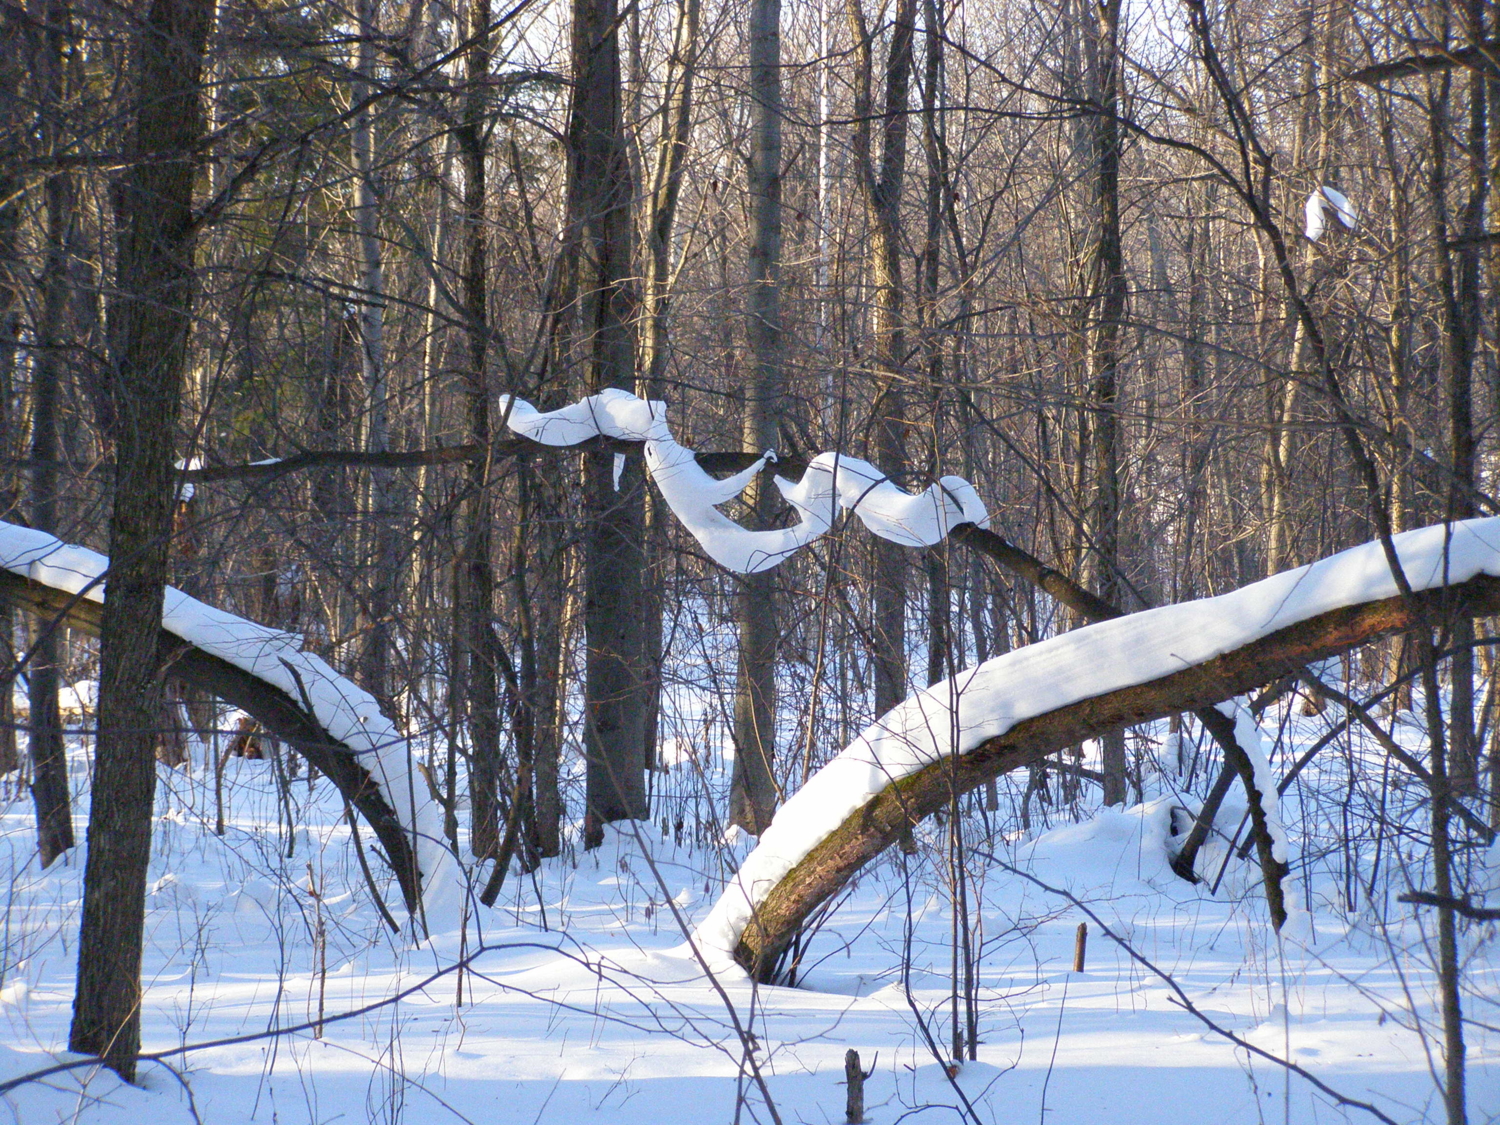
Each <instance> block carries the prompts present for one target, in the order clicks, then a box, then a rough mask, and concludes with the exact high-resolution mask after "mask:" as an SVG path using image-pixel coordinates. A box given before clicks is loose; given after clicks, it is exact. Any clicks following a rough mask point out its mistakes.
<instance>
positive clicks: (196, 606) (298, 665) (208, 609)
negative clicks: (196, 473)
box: [0, 522, 448, 887]
mask: <svg viewBox="0 0 1500 1125" xmlns="http://www.w3.org/2000/svg"><path fill="white" fill-rule="evenodd" d="M0 568H3V569H5V570H8V571H10V572H11V573H12V574H17V575H20V576H21V577H23V578H29V579H31V580H32V581H33V582H37V583H40V584H41V585H43V586H49V587H51V588H52V589H54V590H61V591H62V592H64V593H66V594H77V595H81V596H82V597H84V598H86V599H87V600H89V601H92V602H98V603H101V604H102V603H103V601H104V594H105V585H104V583H103V582H101V581H100V580H99V579H100V578H101V576H102V575H103V574H104V573H105V571H106V570H107V569H108V568H109V559H108V558H106V557H105V556H104V555H101V554H99V553H98V552H96V551H90V550H88V549H87V548H84V547H77V546H74V545H72V544H70V543H64V542H63V541H62V540H60V539H57V538H55V537H54V536H51V535H48V534H46V533H45V532H41V531H34V530H32V529H31V528H26V527H17V526H15V525H14V524H9V523H4V522H0ZM162 628H163V629H165V630H167V632H169V633H172V634H174V635H176V636H178V637H181V638H182V639H183V640H184V641H186V642H187V643H188V644H190V645H192V646H193V647H195V648H198V649H201V650H203V651H204V652H206V653H208V654H209V655H210V656H215V657H218V658H219V659H220V660H223V661H225V662H226V663H228V664H232V665H234V666H235V667H236V668H239V669H241V670H242V671H244V672H248V673H249V674H250V675H252V676H254V677H256V678H257V679H259V680H263V681H264V682H266V683H268V684H270V685H271V686H273V687H275V688H276V689H277V690H279V691H281V692H282V693H284V694H285V695H287V696H288V697H289V698H291V699H293V700H296V701H299V702H302V701H304V700H305V703H304V706H306V707H307V708H308V710H309V711H310V712H311V714H312V717H313V718H314V719H315V720H316V721H317V723H318V725H319V726H321V727H322V728H323V730H324V731H326V732H327V734H328V736H329V737H330V738H332V739H333V740H334V741H336V742H338V743H341V744H342V745H344V746H347V747H348V748H349V749H350V750H351V751H352V752H353V753H354V754H356V755H357V756H358V757H359V759H360V762H361V764H362V765H363V766H364V767H365V768H366V769H367V770H369V772H370V776H371V777H372V778H374V780H375V783H376V784H377V785H378V786H379V787H380V792H381V795H382V796H383V797H384V798H385V800H386V803H387V804H389V805H390V807H391V809H392V810H394V811H395V813H396V816H397V817H398V819H399V820H400V821H401V823H402V824H403V825H405V826H406V829H407V832H408V833H409V834H410V835H411V836H412V837H413V839H414V841H415V851H416V856H417V865H418V867H419V868H420V870H421V872H422V881H423V884H424V885H425V886H429V887H430V886H432V885H434V883H435V882H436V881H437V880H438V879H439V878H440V876H441V873H442V872H443V870H444V868H445V866H446V859H447V856H448V852H447V849H446V848H445V847H444V846H443V844H442V839H443V832H442V820H441V817H440V815H439V813H438V809H437V807H436V805H435V804H434V803H433V800H432V797H431V794H430V793H429V792H428V789H427V785H426V783H425V781H423V779H422V778H421V777H419V776H417V774H416V772H415V770H414V768H413V765H412V757H411V753H410V748H409V747H408V745H407V741H406V739H405V738H403V737H402V736H401V734H400V733H398V732H397V730H396V728H395V727H394V726H392V725H391V722H390V720H389V719H387V718H386V717H385V716H384V715H382V714H381V713H380V708H379V706H378V705H377V704H376V702H375V698H374V697H373V696H372V695H370V694H369V693H368V692H367V691H365V690H364V689H363V688H361V687H359V686H358V685H357V684H355V683H353V682H352V681H350V680H348V679H346V678H345V677H343V676H341V675H339V674H338V673H337V672H335V671H334V670H333V669H332V668H330V667H329V666H328V664H327V662H326V661H324V660H323V658H322V657H320V656H316V655H314V654H313V653H310V652H303V651H302V638H301V637H300V636H298V635H297V634H295V633H283V632H281V631H280V630H277V629H271V628H268V627H267V626H265V625H258V624H256V623H255V622H253V621H246V620H245V619H244V618H243V617H236V616H235V615H234V614H232V613H226V612H225V611H224V610H222V609H215V608H214V607H213V606H211V605H206V604H205V603H203V602H200V601H198V600H197V599H196V598H190V597H188V595H186V594H184V593H183V592H182V591H181V590H178V589H175V588H173V587H170V586H169V587H167V590H166V595H165V597H164V599H163V605H162Z"/></svg>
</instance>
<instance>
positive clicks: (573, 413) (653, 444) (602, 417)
mask: <svg viewBox="0 0 1500 1125" xmlns="http://www.w3.org/2000/svg"><path fill="white" fill-rule="evenodd" d="M500 410H501V413H502V414H503V415H505V417H506V419H507V421H508V423H509V425H510V428H511V430H513V431H514V432H515V433H517V434H519V435H520V436H522V437H525V438H529V439H530V440H532V441H535V442H538V443H539V444H541V445H551V446H568V445H579V444H581V443H583V442H585V441H589V440H590V439H593V438H599V437H605V438H615V439H617V440H620V441H639V442H643V443H644V445H645V452H646V469H647V471H648V472H649V473H650V474H651V479H652V481H653V482H655V484H656V487H657V488H658V489H659V490H660V491H661V494H662V497H663V498H664V499H665V500H666V502H667V506H668V507H670V508H671V509H672V513H673V514H674V515H675V516H676V517H677V518H678V519H679V520H680V521H681V522H682V525H683V526H684V527H686V528H687V529H688V531H689V532H691V533H692V535H693V537H694V538H695V539H697V540H698V542H699V544H700V545H702V547H703V549H704V550H705V551H706V552H708V555H709V557H710V558H712V559H713V560H714V561H715V562H717V563H718V564H719V565H720V566H723V567H725V568H727V569H729V570H733V571H736V572H738V573H740V574H755V573H758V572H759V571H763V570H770V569H771V568H772V567H774V566H776V565H778V564H779V563H781V562H782V561H783V560H784V559H786V558H788V557H789V556H790V555H792V554H794V553H795V552H796V551H798V550H800V549H801V548H803V547H805V546H807V545H808V544H809V543H811V542H813V541H814V540H816V539H819V538H821V537H822V536H824V535H826V534H827V533H828V531H829V529H830V528H831V527H832V526H833V521H834V519H835V518H836V517H837V515H838V513H839V509H840V508H843V509H847V510H849V511H852V512H853V513H854V514H855V515H857V516H858V517H859V518H860V520H861V521H862V522H863V523H864V525H865V526H866V527H867V528H869V529H870V531H872V532H873V533H874V534H876V535H878V536H880V537H881V538H883V539H889V540H891V541H892V542H895V543H900V544H903V545H904V546H908V547H930V546H932V545H933V544H935V543H939V542H941V541H942V540H943V538H944V537H945V536H946V535H947V534H948V532H949V531H951V530H952V529H953V528H955V527H957V526H959V525H960V524H970V523H972V524H976V525H978V526H980V527H985V526H987V525H988V523H989V513H988V512H987V511H986V510H985V506H984V502H983V501H982V500H980V499H979V494H978V493H977V492H975V491H974V486H973V485H971V484H970V483H969V482H968V481H966V480H964V479H963V478H962V477H953V476H948V477H943V478H942V479H941V480H940V481H938V483H936V484H934V485H932V486H930V487H929V488H927V489H925V490H924V491H922V492H920V493H917V494H916V495H913V494H911V493H909V492H907V491H906V490H905V489H902V488H898V487H896V485H894V484H892V483H891V481H890V480H888V479H887V478H886V475H885V474H884V473H882V472H881V471H880V470H879V469H877V468H875V466H874V465H871V464H870V463H869V462H868V461H861V460H859V459H858V458H855V457H846V456H844V455H843V454H841V453H820V454H818V456H816V457H814V458H813V459H812V461H810V462H809V463H808V466H807V470H806V471H805V472H804V473H803V474H802V479H801V480H799V481H796V482H793V481H790V480H787V479H786V478H785V477H780V476H778V477H776V478H775V479H776V487H777V488H778V489H779V490H780V492H781V495H782V497H783V498H784V499H785V500H786V501H787V503H788V504H790V505H791V506H792V507H793V508H794V509H795V510H796V512H797V515H798V517H799V519H798V522H797V523H796V525H794V526H792V527H787V528H776V529H773V530H767V531H752V530H749V529H748V528H744V527H741V526H740V525H739V524H737V523H735V522H734V521H733V520H731V519H730V518H729V517H728V516H726V515H724V514H723V513H722V512H720V511H719V510H718V505H720V504H726V503H728V502H729V501H731V500H733V499H735V498H736V497H737V496H739V495H740V494H741V493H743V492H744V491H745V489H746V488H747V487H749V485H750V482H751V481H753V480H754V479H755V477H756V474H757V473H759V472H760V471H761V470H762V469H763V468H765V466H766V464H767V463H768V462H774V461H775V454H774V453H771V452H767V453H766V454H765V455H764V456H762V457H761V458H759V459H758V460H757V461H755V462H754V463H753V464H751V465H750V466H749V467H748V468H746V469H743V470H742V471H740V472H738V473H735V474H734V475H733V476H731V477H727V478H726V479H724V480H716V479H715V478H714V477H712V476H710V475H709V474H708V473H707V472H705V471H704V470H703V468H702V466H700V465H699V464H698V462H697V460H696V459H695V458H694V456H693V451H692V450H691V449H687V448H685V447H684V446H682V445H679V444H678V443H677V441H676V440H675V439H674V438H673V437H672V431H671V429H670V428H669V427H668V425H667V421H666V405H665V404H664V403H660V402H647V401H646V400H644V399H640V398H637V397H636V396H635V395H633V394H629V393H628V392H626V391H620V390H606V391H601V392H600V393H599V394H596V395H590V396H589V397H588V398H585V399H583V400H581V401H579V402H575V403H573V404H571V405H569V406H565V407H562V408H561V409H559V410H551V411H547V412H546V413H542V412H540V411H538V410H537V409H536V408H535V407H534V406H532V405H531V404H530V403H529V402H524V401H522V400H521V399H517V398H510V397H509V396H502V398H501V400H500Z"/></svg>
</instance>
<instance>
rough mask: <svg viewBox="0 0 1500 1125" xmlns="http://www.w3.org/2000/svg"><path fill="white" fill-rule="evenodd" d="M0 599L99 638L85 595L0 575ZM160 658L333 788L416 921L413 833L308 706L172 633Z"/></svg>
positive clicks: (353, 753) (97, 612)
mask: <svg viewBox="0 0 1500 1125" xmlns="http://www.w3.org/2000/svg"><path fill="white" fill-rule="evenodd" d="M0 600H3V601H4V602H6V603H7V604H9V605H12V606H16V607H18V608H20V609H24V610H28V611H30V612H32V613H35V614H36V615H37V616H39V617H41V618H43V619H44V620H45V621H46V622H48V623H56V624H61V625H66V626H67V627H69V628H71V629H77V630H78V631H80V632H82V633H86V634H88V635H89V636H95V637H96V636H98V635H99V624H100V620H101V618H102V616H103V611H104V607H103V605H102V604H101V603H100V602H98V601H95V600H92V599H90V598H89V597H86V596H84V595H83V594H79V593H71V592H69V591H67V590H62V589H58V588H56V587H54V586H49V585H47V584H45V583H43V582H40V581H38V580H36V579H34V578H29V577H26V576H23V575H20V574H16V573H14V572H12V571H10V570H6V569H3V568H0ZM161 651H162V652H163V654H164V655H165V659H164V663H165V665H166V666H167V667H168V668H169V669H170V671H171V674H172V675H174V676H177V677H179V678H180V679H182V680H184V681H186V682H187V683H188V684H190V685H192V686H193V687H195V688H198V689H200V690H202V691H206V692H209V693H211V694H213V695H215V696H217V697H218V698H219V699H222V700H223V701H224V702H226V703H228V704H230V705H231V706H233V707H238V708H239V709H240V710H242V711H244V712H246V713H247V714H249V715H251V716H253V717H254V718H255V719H256V720H258V721H259V722H260V724H261V726H262V727H264V728H265V729H266V730H267V731H268V732H269V733H271V734H273V735H275V736H276V737H277V738H280V739H281V740H282V741H283V742H285V743H286V744H287V745H288V746H290V747H292V749H294V750H296V751H297V752H298V753H299V754H301V755H302V756H303V757H304V758H305V759H306V760H307V761H308V762H309V763H311V764H312V765H313V766H316V767H317V768H318V770H319V771H321V772H322V773H323V775H324V776H325V777H327V778H328V779H329V780H330V781H332V782H333V784H334V785H335V786H336V787H337V788H338V790H339V792H340V793H341V794H342V795H343V796H344V797H345V798H346V799H347V800H348V802H349V803H350V804H351V805H353V806H354V808H355V809H357V810H358V811H359V813H360V815H361V816H363V817H364V818H365V821H366V822H367V823H368V824H369V825H370V828H371V829H372V830H373V831H374V833H375V835H376V838H377V839H379V841H380V844H381V847H382V848H383V849H384V850H385V855H386V858H387V859H388V860H389V862H390V865H391V869H392V871H393V873H394V874H395V876H396V881H397V883H398V884H399V885H400V887H401V894H402V897H403V898H404V899H405V902H406V907H407V909H408V910H409V911H411V912H413V913H414V914H415V913H416V911H417V910H418V909H419V908H420V904H421V895H422V875H423V872H422V869H421V865H420V863H419V860H418V852H417V846H416V841H415V838H414V837H415V836H416V833H415V832H414V831H413V830H411V829H409V828H408V827H407V826H406V825H405V824H403V823H402V820H401V818H400V816H399V815H398V814H397V812H396V810H395V808H393V807H392V804H391V802H390V801H389V800H388V799H387V795H386V794H385V792H384V791H383V790H382V788H381V786H380V784H379V783H378V781H377V780H376V778H375V776H374V775H373V774H372V773H371V771H370V770H369V769H367V768H366V766H365V765H364V764H363V763H362V762H361V761H360V758H359V756H358V751H357V750H356V749H355V748H353V747H351V746H349V745H348V744H346V743H344V742H341V741H339V740H338V739H336V738H334V737H333V736H332V735H330V734H329V733H328V731H327V730H325V729H324V727H323V726H322V724H321V723H319V722H318V720H317V718H316V717H315V716H314V715H313V714H312V713H311V708H310V706H309V705H308V703H307V702H306V700H299V699H295V698H293V697H292V696H291V695H289V694H288V693H287V692H285V691H283V690H281V689H280V688H278V687H277V686H275V685H274V684H270V683H268V682H266V681H265V680H264V679H262V678H260V677H258V676H255V675H253V674H251V673H250V672H247V671H245V670H244V669H242V668H239V667H236V666H235V665H234V664H231V663H230V662H229V661H227V660H224V659H222V658H220V657H218V656H215V655H213V654H212V653H210V652H207V651H205V650H204V649H203V648H201V647H199V646H197V645H195V644H193V643H191V642H190V641H188V640H186V639H184V638H183V637H181V636H179V635H178V634H177V633H174V632H172V631H171V630H169V629H163V630H162V634H161ZM428 874H430V872H429V873H428Z"/></svg>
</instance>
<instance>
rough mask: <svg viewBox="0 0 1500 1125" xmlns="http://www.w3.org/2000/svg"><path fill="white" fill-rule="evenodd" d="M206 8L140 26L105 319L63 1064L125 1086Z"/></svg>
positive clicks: (190, 0)
mask: <svg viewBox="0 0 1500 1125" xmlns="http://www.w3.org/2000/svg"><path fill="white" fill-rule="evenodd" d="M212 19H213V4H212V3H211V0H154V2H153V3H152V4H151V6H150V9H149V10H148V12H147V13H146V16H145V19H144V20H143V21H142V22H141V23H140V24H139V25H138V28H139V30H138V31H137V35H136V44H135V51H136V62H135V83H134V91H135V97H136V99H137V109H136V118H135V127H134V131H133V136H132V138H131V141H130V148H129V151H130V166H129V168H128V170H127V171H126V173H125V176H124V178H123V182H122V184H121V187H120V191H119V194H118V196H117V202H116V212H117V221H118V230H119V240H120V241H119V251H118V256H117V260H116V286H115V292H116V296H115V298H114V300H113V301H112V307H111V316H110V336H111V353H112V354H111V358H112V361H113V364H114V373H113V375H114V390H115V394H114V406H115V412H116V413H115V417H116V419H117V420H118V421H117V431H116V443H115V486H114V507H113V511H112V512H111V515H110V523H109V550H110V571H109V596H108V598H107V599H106V601H105V603H104V610H103V617H102V622H101V627H100V643H99V653H100V656H99V662H100V674H99V735H98V740H97V743H96V750H95V764H94V782H93V805H92V808H93V811H92V814H91V817H90V820H89V829H88V859H87V862H86V864H85V867H84V888H83V919H82V924H81V926H80V930H79V938H78V985H77V993H76V995H75V998H74V1002H73V1025H72V1029H71V1031H70V1033H69V1036H68V1047H69V1049H70V1050H73V1051H77V1052H80V1053H82V1054H88V1055H99V1056H102V1057H103V1058H104V1060H105V1061H106V1062H107V1063H108V1064H109V1066H110V1067H111V1068H112V1069H114V1070H115V1071H117V1072H118V1073H119V1074H120V1076H121V1077H122V1078H124V1079H126V1080H127V1081H130V1080H133V1079H134V1078H135V1057H136V1052H137V1051H138V1050H139V1048H140V1000H141V943H142V939H143V937H144V926H145V907H146V867H147V863H148V861H149V859H150V855H151V824H152V815H151V806H152V798H153V796H154V792H155V787H156V759H155V749H156V746H155V743H156V739H155V735H154V731H153V728H154V727H155V725H156V722H157V719H158V717H159V715H160V712H161V696H162V677H161V668H160V655H161V654H160V651H159V648H158V640H159V635H160V630H161V615H162V591H163V589H164V588H165V586H166V580H167V551H168V547H169V545H170V540H171V531H172V487H173V479H172V477H173V460H174V458H173V443H174V439H175V436H176V433H175V431H176V422H177V410H178V405H179V401H180V399H181V395H182V382H183V373H184V371H185V370H186V367H187V358H188V356H187V349H188V336H189V331H190V329H191V324H192V320H191V306H192V295H193V284H194V268H193V249H194V223H193V219H194V216H193V178H194V173H195V166H194V160H193V153H194V152H195V150H196V147H197V145H198V142H199V140H200V138H201V136H202V133H203V110H202V106H201V104H200V93H201V89H200V82H199V76H200V74H201V71H202V65H203V51H204V46H205V42H206V40H207V36H208V30H209V26H210V24H211V22H212Z"/></svg>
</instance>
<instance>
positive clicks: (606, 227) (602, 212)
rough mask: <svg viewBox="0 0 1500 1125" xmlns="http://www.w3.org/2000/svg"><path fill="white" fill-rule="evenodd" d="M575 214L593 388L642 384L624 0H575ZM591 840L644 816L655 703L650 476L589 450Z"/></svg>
mask: <svg viewBox="0 0 1500 1125" xmlns="http://www.w3.org/2000/svg"><path fill="white" fill-rule="evenodd" d="M568 151H569V158H570V162H571V168H570V173H571V174H570V178H569V179H570V182H569V194H570V199H569V221H570V223H572V224H574V225H575V227H576V229H577V231H578V232H579V237H578V243H577V244H578V246H579V251H580V253H579V264H580V269H581V271H582V274H583V277H584V279H585V280H584V282H583V284H581V285H580V289H579V291H580V293H581V294H583V297H584V301H583V318H582V319H583V323H584V326H585V330H586V331H587V332H588V333H589V337H590V339H589V345H590V363H589V379H588V385H589V390H590V391H591V392H597V391H601V390H603V389H605V388H606V387H615V388H618V389H620V390H625V391H634V390H635V389H636V380H635V343H634V339H633V337H634V332H633V329H632V326H633V323H634V318H635V304H636V300H635V295H634V293H633V292H632V291H631V277H632V274H631V252H630V242H631V220H630V203H631V175H630V162H629V159H628V154H627V153H626V151H625V142H624V133H623V125H622V122H621V107H620V46H619V12H618V5H617V3H616V0H574V3H573V105H572V110H571V113H570V115H569V122H568ZM584 478H585V483H584V492H585V499H586V504H587V510H588V519H587V526H588V531H587V535H588V539H587V542H586V544H585V548H584V550H585V557H584V585H585V590H584V634H585V644H586V645H587V648H588V652H587V656H586V665H585V681H586V682H585V685H584V745H585V749H586V752H587V757H588V775H587V779H586V783H585V788H586V791H587V810H586V814H585V826H584V842H585V845H586V846H588V847H597V846H598V845H599V844H600V843H602V842H603V839H604V825H605V824H608V823H610V822H613V821H617V820H624V819H628V818H635V819H641V818H644V817H645V816H647V814H648V810H647V802H646V787H645V767H646V762H645V741H646V727H647V718H648V712H649V709H650V691H649V683H650V675H649V671H648V669H647V667H646V653H645V628H644V622H643V619H642V614H641V605H642V600H643V597H644V593H645V591H644V583H643V578H644V568H645V557H644V549H643V531H644V523H645V477H644V471H643V467H642V463H641V460H640V459H639V458H623V457H622V458H619V460H616V456H615V455H614V454H611V453H609V452H605V451H592V452H588V453H585V454H584Z"/></svg>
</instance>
